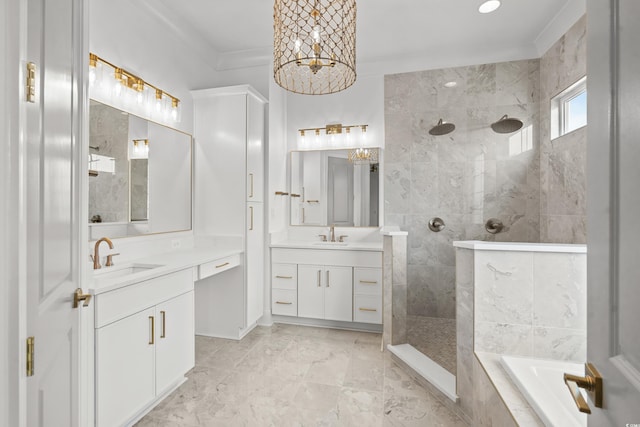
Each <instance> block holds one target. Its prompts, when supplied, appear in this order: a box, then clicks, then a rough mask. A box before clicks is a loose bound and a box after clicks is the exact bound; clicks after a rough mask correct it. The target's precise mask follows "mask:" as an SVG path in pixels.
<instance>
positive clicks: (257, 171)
mask: <svg viewBox="0 0 640 427" xmlns="http://www.w3.org/2000/svg"><path fill="white" fill-rule="evenodd" d="M263 176H264V104H263V103H262V102H260V101H258V100H257V99H256V98H254V97H253V96H251V95H248V96H247V201H248V202H262V201H264V178H263Z"/></svg>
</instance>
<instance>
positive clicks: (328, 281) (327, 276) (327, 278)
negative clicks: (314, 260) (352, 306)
mask: <svg viewBox="0 0 640 427" xmlns="http://www.w3.org/2000/svg"><path fill="white" fill-rule="evenodd" d="M328 287H329V270H327V288H328Z"/></svg>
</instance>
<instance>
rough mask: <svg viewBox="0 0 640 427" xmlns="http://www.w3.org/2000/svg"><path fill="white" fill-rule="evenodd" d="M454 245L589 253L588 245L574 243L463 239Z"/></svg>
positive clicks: (520, 250)
mask: <svg viewBox="0 0 640 427" xmlns="http://www.w3.org/2000/svg"><path fill="white" fill-rule="evenodd" d="M453 246H455V247H456V248H464V249H473V250H476V251H477V250H483V251H518V252H567V253H581V254H584V253H587V245H574V244H570V243H525V242H483V241H480V240H463V241H456V242H453Z"/></svg>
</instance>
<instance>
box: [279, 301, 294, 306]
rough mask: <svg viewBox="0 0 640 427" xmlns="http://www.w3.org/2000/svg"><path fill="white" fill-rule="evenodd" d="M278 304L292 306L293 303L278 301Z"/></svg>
mask: <svg viewBox="0 0 640 427" xmlns="http://www.w3.org/2000/svg"><path fill="white" fill-rule="evenodd" d="M276 304H283V305H291V304H293V303H292V302H283V301H276Z"/></svg>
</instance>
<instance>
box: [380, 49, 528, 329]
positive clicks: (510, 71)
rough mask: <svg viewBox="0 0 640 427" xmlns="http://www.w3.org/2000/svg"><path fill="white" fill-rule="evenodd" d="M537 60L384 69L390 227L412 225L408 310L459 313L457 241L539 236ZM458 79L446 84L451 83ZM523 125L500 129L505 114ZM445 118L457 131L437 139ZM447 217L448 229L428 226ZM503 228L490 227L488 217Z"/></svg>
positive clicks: (446, 314) (430, 313) (424, 313)
mask: <svg viewBox="0 0 640 427" xmlns="http://www.w3.org/2000/svg"><path fill="white" fill-rule="evenodd" d="M539 65H540V61H539V60H537V59H534V60H524V61H514V62H504V63H497V64H484V65H476V66H468V67H458V68H449V69H441V70H429V71H420V72H413V73H405V74H395V75H388V76H385V129H386V131H385V132H386V135H385V156H384V162H385V164H384V170H385V172H384V173H385V176H384V179H385V183H384V185H385V225H397V226H400V228H401V229H402V230H406V231H409V242H408V264H409V266H408V290H407V314H408V315H419V316H429V317H444V318H455V252H454V248H453V245H452V242H453V241H454V240H472V239H477V240H499V241H526V242H537V241H538V240H539V237H540V229H539V222H540V218H539V217H540V182H539V179H540V171H539V165H540V158H539V144H538V128H539V111H540V106H539V98H538V96H539V93H540V88H539V83H540V74H539V72H540V67H539ZM450 81H455V82H456V83H457V86H455V87H453V88H447V87H445V86H444V84H445V83H447V82H450ZM505 114H508V115H509V116H513V117H517V118H519V119H521V120H522V121H523V122H524V127H523V131H522V132H517V133H515V134H510V135H501V134H497V133H495V132H493V131H492V130H491V128H490V124H491V123H493V122H495V121H497V120H498V119H499V118H500V117H502V116H503V115H505ZM440 118H442V119H443V120H444V121H445V122H452V123H454V124H455V125H456V130H455V131H454V132H453V133H451V134H449V135H445V136H431V135H429V133H428V131H429V129H430V128H431V127H432V126H434V125H435V124H436V123H437V122H438V120H439V119H440ZM436 216H437V217H440V218H442V219H443V220H444V221H445V223H446V228H445V229H444V230H443V231H442V232H440V233H434V232H431V231H429V228H428V222H429V220H430V219H431V218H433V217H436ZM492 217H495V218H498V219H500V220H502V221H503V223H504V224H505V226H506V228H505V231H504V232H503V233H500V234H498V235H492V234H489V233H487V232H486V231H485V229H484V223H485V221H486V220H487V219H489V218H492Z"/></svg>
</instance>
